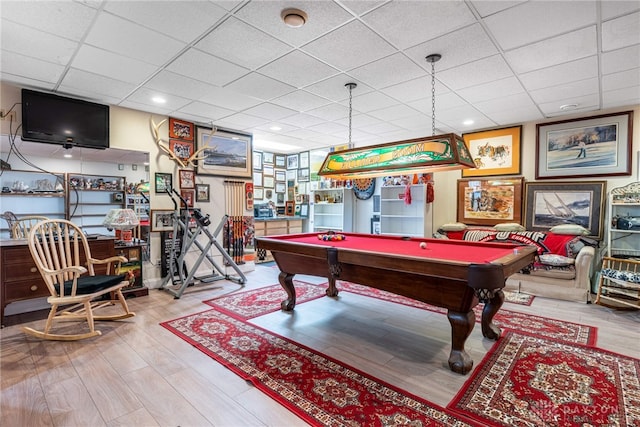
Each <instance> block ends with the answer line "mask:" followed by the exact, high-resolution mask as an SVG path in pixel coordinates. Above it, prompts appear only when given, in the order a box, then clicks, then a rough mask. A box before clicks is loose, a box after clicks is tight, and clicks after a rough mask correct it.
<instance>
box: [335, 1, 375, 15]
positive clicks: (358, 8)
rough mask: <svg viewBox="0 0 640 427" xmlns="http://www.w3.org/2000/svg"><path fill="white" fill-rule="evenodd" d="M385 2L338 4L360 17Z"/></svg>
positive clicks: (347, 2) (345, 2) (348, 2)
mask: <svg viewBox="0 0 640 427" xmlns="http://www.w3.org/2000/svg"><path fill="white" fill-rule="evenodd" d="M385 2H386V0H381V1H370V0H343V1H341V2H340V3H342V5H343V6H345V7H346V8H347V9H349V10H350V11H351V12H353V13H355V14H356V15H362V14H364V13H366V12H368V11H370V10H371V9H373V8H375V7H378V6H380V5H382V4H384V3H385Z"/></svg>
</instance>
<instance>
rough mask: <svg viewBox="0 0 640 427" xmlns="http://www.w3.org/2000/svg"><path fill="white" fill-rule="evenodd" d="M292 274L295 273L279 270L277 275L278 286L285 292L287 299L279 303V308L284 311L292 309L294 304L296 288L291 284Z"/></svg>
mask: <svg viewBox="0 0 640 427" xmlns="http://www.w3.org/2000/svg"><path fill="white" fill-rule="evenodd" d="M293 276H295V274H289V273H285V272H284V271H281V272H280V274H279V275H278V281H279V282H280V286H282V289H284V290H285V292H286V293H287V299H286V300H284V301H282V302H281V303H280V308H281V309H282V310H284V311H292V310H293V307H295V306H296V288H294V286H293Z"/></svg>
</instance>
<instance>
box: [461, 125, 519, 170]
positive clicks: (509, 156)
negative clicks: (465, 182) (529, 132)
mask: <svg viewBox="0 0 640 427" xmlns="http://www.w3.org/2000/svg"><path fill="white" fill-rule="evenodd" d="M462 139H463V140H464V142H465V144H466V145H467V148H468V149H469V153H471V157H472V158H473V161H474V163H475V164H476V168H475V169H463V170H462V177H463V178H467V177H475V176H500V175H519V174H520V145H521V139H522V126H513V127H508V128H501V129H493V130H487V131H482V132H471V133H465V134H463V135H462Z"/></svg>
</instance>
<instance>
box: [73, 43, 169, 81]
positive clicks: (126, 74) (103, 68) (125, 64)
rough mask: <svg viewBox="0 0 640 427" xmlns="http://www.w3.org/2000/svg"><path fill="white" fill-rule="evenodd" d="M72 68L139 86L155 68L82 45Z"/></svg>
mask: <svg viewBox="0 0 640 427" xmlns="http://www.w3.org/2000/svg"><path fill="white" fill-rule="evenodd" d="M71 66H72V67H75V68H77V69H79V70H84V71H89V72H91V73H94V74H100V75H102V76H106V77H110V78H112V79H115V80H120V81H123V82H128V83H135V84H138V83H140V82H141V81H143V80H145V79H146V78H148V77H149V76H150V75H151V74H152V73H153V72H154V71H155V69H156V68H155V67H154V66H153V65H151V64H147V63H145V62H142V61H138V60H136V59H132V58H127V57H124V56H121V55H117V54H115V53H112V52H107V51H106V50H103V49H98V48H95V47H93V46H89V45H86V44H85V45H82V47H80V50H79V51H78V53H77V55H76V57H75V58H74V59H73V61H72V62H71Z"/></svg>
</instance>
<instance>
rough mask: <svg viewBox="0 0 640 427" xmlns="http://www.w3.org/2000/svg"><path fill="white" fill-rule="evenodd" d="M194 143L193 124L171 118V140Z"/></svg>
mask: <svg viewBox="0 0 640 427" xmlns="http://www.w3.org/2000/svg"><path fill="white" fill-rule="evenodd" d="M172 138H177V139H182V140H185V141H193V123H191V122H185V121H183V120H178V119H174V118H173V117H169V139H172Z"/></svg>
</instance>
